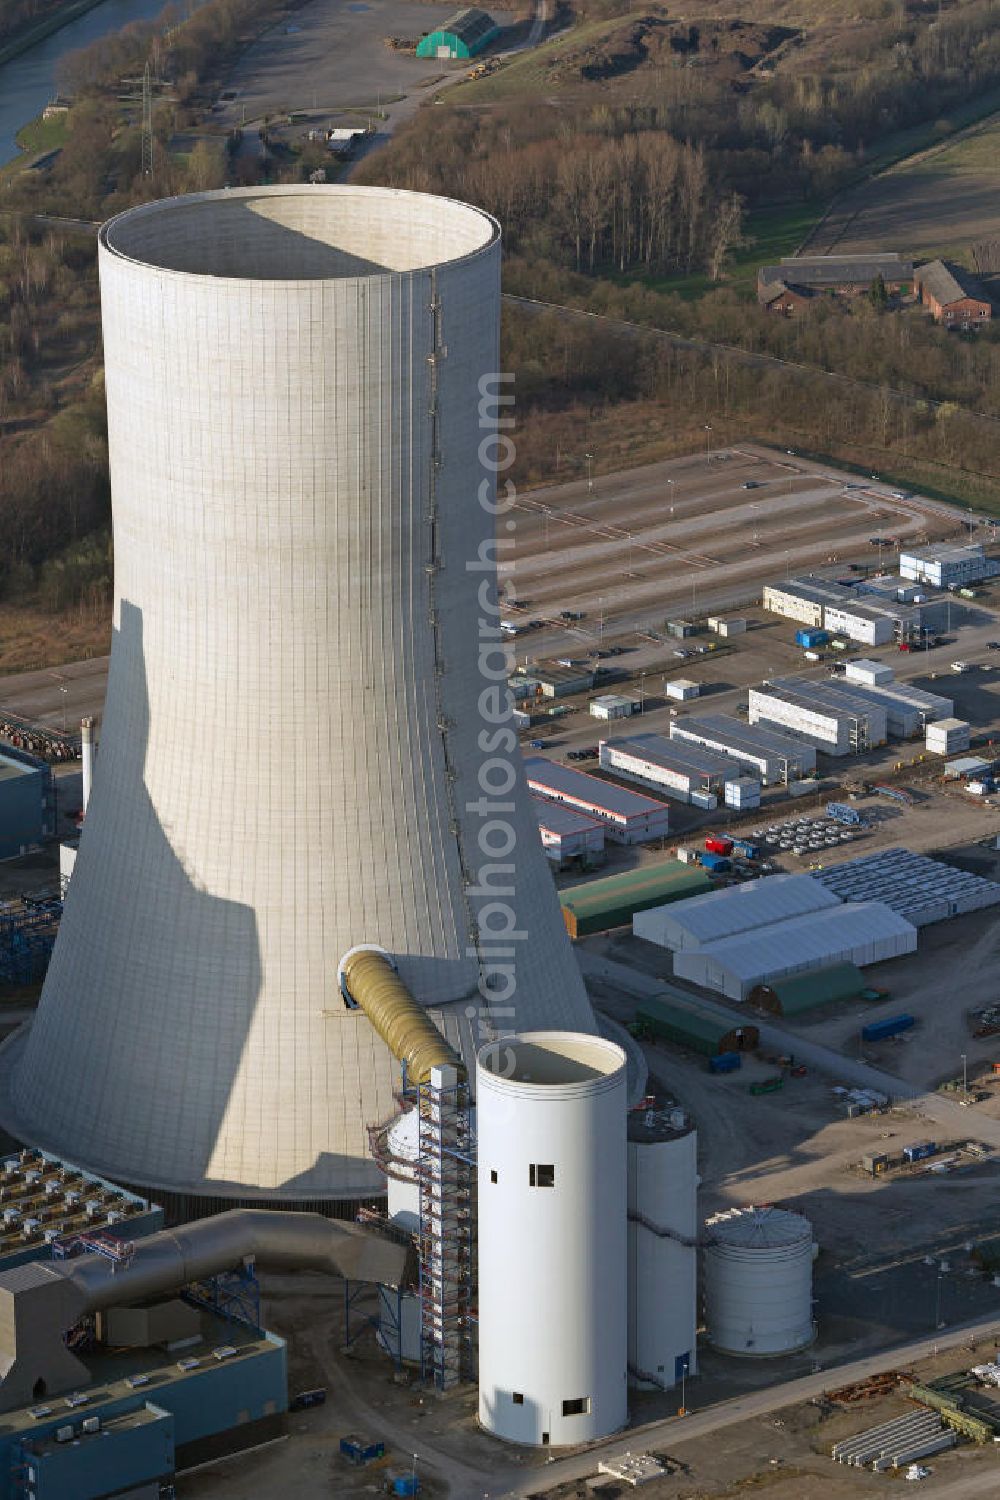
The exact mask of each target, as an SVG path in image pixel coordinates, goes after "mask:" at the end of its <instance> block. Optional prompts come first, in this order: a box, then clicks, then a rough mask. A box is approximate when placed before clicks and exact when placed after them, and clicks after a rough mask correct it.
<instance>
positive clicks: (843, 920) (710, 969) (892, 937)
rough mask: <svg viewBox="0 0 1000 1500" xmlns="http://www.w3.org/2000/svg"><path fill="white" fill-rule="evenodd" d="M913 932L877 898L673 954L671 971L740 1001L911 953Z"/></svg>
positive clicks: (773, 924) (829, 908) (774, 923)
mask: <svg viewBox="0 0 1000 1500" xmlns="http://www.w3.org/2000/svg"><path fill="white" fill-rule="evenodd" d="M916 946H917V929H916V928H915V927H914V926H913V924H912V923H910V922H908V921H906V920H905V919H904V918H903V917H901V916H899V915H898V914H897V913H896V912H895V911H893V910H892V908H891V907H889V906H888V905H886V904H885V903H884V902H881V901H878V900H872V901H866V902H857V903H852V904H850V905H843V906H840V905H838V906H831V907H828V908H826V909H825V910H823V911H815V912H806V913H805V914H803V915H802V916H798V917H786V918H784V919H783V920H781V921H778V922H772V923H769V924H768V925H767V926H764V927H759V928H758V929H757V930H756V931H755V932H738V933H734V934H733V935H732V936H731V937H725V938H720V939H718V940H717V941H715V942H711V943H705V944H703V946H702V947H701V948H693V949H689V950H686V951H681V952H679V953H676V954H675V955H674V973H675V974H676V976H677V977H678V978H679V979H687V980H690V981H691V982H692V983H693V984H698V985H701V986H702V988H703V989H707V990H717V991H718V992H719V993H720V994H723V995H727V996H728V997H729V999H730V1000H746V999H747V998H748V996H749V995H750V993H751V991H752V990H754V989H756V988H757V986H758V985H764V984H770V985H773V984H774V982H775V980H778V979H786V978H788V977H789V976H792V975H795V974H804V973H807V972H808V971H809V970H811V969H822V968H826V967H828V966H829V965H830V964H833V963H852V964H856V965H857V967H858V968H864V967H865V966H866V965H868V964H877V963H881V962H883V960H884V959H887V958H898V957H899V956H900V955H901V954H904V953H913V952H914V950H915V949H916Z"/></svg>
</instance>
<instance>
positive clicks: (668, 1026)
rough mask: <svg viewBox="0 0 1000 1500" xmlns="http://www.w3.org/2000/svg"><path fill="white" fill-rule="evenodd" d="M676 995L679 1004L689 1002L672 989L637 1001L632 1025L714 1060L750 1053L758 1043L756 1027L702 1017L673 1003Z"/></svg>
mask: <svg viewBox="0 0 1000 1500" xmlns="http://www.w3.org/2000/svg"><path fill="white" fill-rule="evenodd" d="M674 995H676V996H677V998H678V999H679V1000H681V1001H684V1000H686V1001H688V1002H690V1001H691V999H692V997H691V996H690V995H685V994H683V993H681V992H679V991H676V990H665V991H664V993H663V994H662V995H652V996H650V998H649V999H648V1000H641V1001H640V1002H639V1005H638V1007H637V1009H636V1013H635V1019H636V1025H637V1027H638V1028H639V1030H640V1031H642V1032H645V1033H646V1035H647V1036H650V1037H652V1038H653V1039H654V1040H656V1041H662V1042H674V1043H676V1045H677V1046H679V1047H687V1048H689V1049H690V1051H692V1052H700V1053H701V1055H702V1057H718V1055H719V1054H720V1053H721V1052H748V1051H753V1049H754V1048H755V1047H756V1046H757V1043H758V1042H759V1040H760V1033H759V1032H758V1030H757V1027H756V1026H747V1025H744V1024H742V1023H741V1024H739V1025H736V1024H732V1025H730V1024H729V1023H728V1022H726V1021H720V1020H718V1019H717V1018H716V1017H715V1016H706V1015H704V1014H702V1013H701V1012H699V1011H695V1010H692V1009H690V1004H688V1005H683V1004H677V1003H674V1002H673V999H672V997H673V996H674Z"/></svg>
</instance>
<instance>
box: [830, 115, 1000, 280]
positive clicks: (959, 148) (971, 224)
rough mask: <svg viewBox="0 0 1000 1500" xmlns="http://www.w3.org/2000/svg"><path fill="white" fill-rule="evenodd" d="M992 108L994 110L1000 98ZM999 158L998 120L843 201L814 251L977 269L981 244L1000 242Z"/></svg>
mask: <svg viewBox="0 0 1000 1500" xmlns="http://www.w3.org/2000/svg"><path fill="white" fill-rule="evenodd" d="M981 102H982V101H981ZM992 102H993V103H994V106H995V107H996V106H997V105H1000V98H998V99H996V100H995V101H992ZM998 158H1000V113H995V114H992V115H990V116H989V117H988V118H986V119H982V120H980V121H979V122H978V123H977V124H974V125H970V126H967V127H966V128H965V129H962V130H960V131H958V132H956V133H955V134H954V135H953V136H952V137H951V138H946V139H944V140H940V141H939V142H937V143H935V144H932V145H930V146H929V147H927V148H925V149H923V150H921V151H919V152H918V153H916V154H915V155H913V156H910V157H909V158H907V159H906V160H904V161H901V162H899V163H898V164H897V165H896V166H893V167H890V168H889V169H888V170H887V171H885V172H883V173H881V174H880V175H879V176H878V177H874V178H872V179H870V180H869V181H868V182H866V183H864V184H863V185H862V186H860V187H858V188H855V189H853V190H851V191H849V192H847V193H845V194H844V195H843V196H842V197H841V198H840V199H839V200H838V201H837V203H836V204H835V206H834V209H833V211H832V212H831V214H830V216H829V218H828V220H827V222H826V223H825V224H824V225H823V226H822V229H821V230H820V231H819V232H818V233H817V235H816V236H815V238H814V240H813V242H812V243H810V245H809V249H810V250H811V251H813V252H814V253H819V252H824V251H825V252H829V251H836V252H838V253H849V252H852V251H866V250H875V249H881V250H898V251H900V252H901V253H903V254H912V255H915V256H918V257H919V258H921V259H928V258H931V257H933V256H935V255H944V256H949V257H951V258H954V259H956V260H960V261H964V262H965V263H967V264H970V265H971V258H970V255H969V247H970V246H971V245H972V244H973V243H974V242H975V241H977V240H984V239H993V238H997V237H1000V194H998V193H997V182H998V177H997V160H998Z"/></svg>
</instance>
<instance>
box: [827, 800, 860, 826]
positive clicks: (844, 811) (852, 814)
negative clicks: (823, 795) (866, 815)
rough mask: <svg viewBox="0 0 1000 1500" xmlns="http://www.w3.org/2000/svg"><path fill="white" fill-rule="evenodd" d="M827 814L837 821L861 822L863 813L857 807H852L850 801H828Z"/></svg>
mask: <svg viewBox="0 0 1000 1500" xmlns="http://www.w3.org/2000/svg"><path fill="white" fill-rule="evenodd" d="M826 815H827V817H828V818H833V819H834V820H835V822H837V823H860V822H861V814H860V813H859V812H858V810H857V808H856V807H851V805H850V803H848V802H828V803H827V804H826Z"/></svg>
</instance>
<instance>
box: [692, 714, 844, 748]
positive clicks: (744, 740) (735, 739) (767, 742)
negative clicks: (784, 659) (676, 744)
mask: <svg viewBox="0 0 1000 1500" xmlns="http://www.w3.org/2000/svg"><path fill="white" fill-rule="evenodd" d="M676 723H677V727H678V731H679V732H680V733H683V732H684V730H689V731H690V732H691V733H692V734H709V735H713V736H715V737H717V738H719V739H725V740H727V741H728V743H729V744H731V745H735V746H738V747H739V748H740V749H742V750H748V751H750V752H751V753H753V754H757V753H759V752H760V751H764V752H765V754H766V753H767V752H770V753H771V754H772V755H789V754H791V753H792V752H793V751H794V752H796V753H797V754H799V755H801V754H803V753H806V754H808V753H809V751H810V750H812V751H813V753H814V754H815V748H814V746H812V745H809V744H807V743H806V742H805V740H797V739H795V738H794V736H793V735H790V734H782V733H781V730H780V729H772V728H771V727H770V726H765V725H762V724H747V723H746V722H745V721H744V720H743V719H734V718H732V717H731V716H730V715H729V714H699V715H694V714H685V716H684V718H683V719H678V720H677V721H676Z"/></svg>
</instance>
